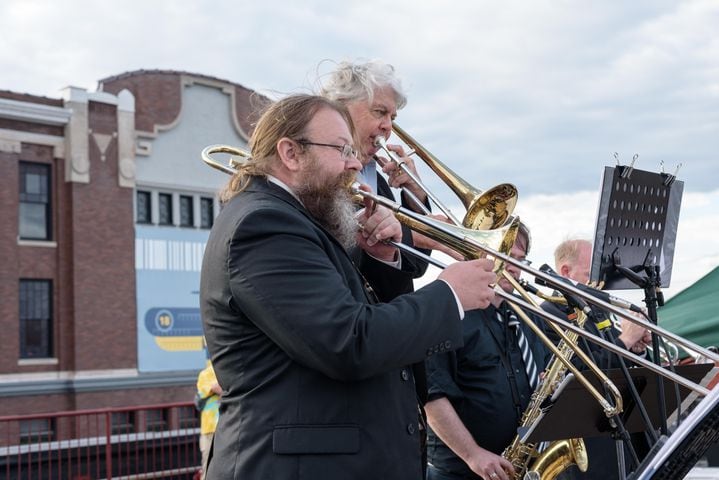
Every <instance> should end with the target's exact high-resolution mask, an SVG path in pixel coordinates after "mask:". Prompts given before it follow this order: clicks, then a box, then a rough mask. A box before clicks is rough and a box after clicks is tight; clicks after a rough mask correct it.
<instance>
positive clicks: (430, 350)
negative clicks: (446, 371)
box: [427, 348, 434, 357]
mask: <svg viewBox="0 0 719 480" xmlns="http://www.w3.org/2000/svg"><path fill="white" fill-rule="evenodd" d="M433 353H434V352H433V351H432V349H431V348H428V349H427V356H428V357H431V356H432V354H433Z"/></svg>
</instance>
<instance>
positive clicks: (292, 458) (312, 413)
mask: <svg viewBox="0 0 719 480" xmlns="http://www.w3.org/2000/svg"><path fill="white" fill-rule="evenodd" d="M200 303H201V311H202V317H203V322H204V328H205V336H206V338H207V345H208V349H209V351H210V354H211V356H212V362H213V365H214V368H215V372H216V374H217V378H218V381H219V383H220V385H222V387H223V390H224V391H223V395H222V402H221V407H220V421H219V425H218V428H217V431H216V432H215V440H214V446H213V453H212V457H211V459H210V464H209V468H208V478H211V479H213V480H223V479H241V480H245V479H250V478H251V479H305V478H306V479H316V478H357V479H360V478H361V479H366V478H392V479H413V480H416V479H417V478H419V477H420V476H421V465H420V461H419V458H420V448H419V436H418V433H417V403H416V397H415V390H414V385H413V384H412V382H411V375H410V374H409V373H408V371H407V369H406V368H405V367H404V366H405V365H409V364H411V363H413V362H417V361H419V360H421V359H423V358H426V356H428V355H431V354H433V353H434V352H439V351H444V350H446V349H450V348H454V347H455V346H456V345H459V344H461V338H462V333H461V322H460V320H459V314H458V312H457V306H456V301H455V298H454V295H453V294H452V292H451V289H450V288H449V287H448V286H447V284H445V283H444V282H442V281H435V282H432V283H431V284H429V285H427V286H426V287H425V288H422V289H421V290H420V291H418V292H415V293H413V294H409V295H404V296H401V297H399V298H397V299H395V300H393V301H392V302H390V303H388V304H378V305H370V301H369V299H368V297H367V295H366V293H365V290H364V288H363V282H362V279H361V278H360V276H359V274H358V273H357V271H356V269H355V267H354V265H353V263H352V261H351V260H350V257H349V256H348V255H347V253H346V252H345V250H344V249H343V248H342V246H341V245H340V244H339V243H338V242H337V241H336V240H335V239H334V238H333V237H332V236H331V235H330V234H329V233H328V232H327V231H325V230H324V229H323V228H322V227H321V226H320V225H319V224H317V223H316V222H315V221H314V220H313V219H312V218H311V216H310V215H309V214H308V212H307V211H305V209H304V208H303V207H302V206H301V205H300V204H299V203H298V202H297V201H296V200H295V199H294V198H293V197H292V196H291V195H290V194H289V193H288V192H286V191H285V190H283V189H282V188H280V187H278V186H276V185H274V184H272V183H270V182H268V181H266V180H265V179H263V178H256V179H254V180H253V181H252V182H251V183H250V185H249V187H248V188H247V189H246V190H245V191H244V192H242V193H240V194H239V195H237V196H236V197H235V198H234V199H232V200H231V201H230V202H229V203H228V204H227V205H226V206H225V208H224V209H223V210H222V212H221V213H220V215H219V216H218V218H217V220H216V222H215V224H214V226H213V229H212V232H211V234H210V238H209V240H208V243H207V247H206V251H205V257H204V261H203V266H202V276H201V289H200Z"/></svg>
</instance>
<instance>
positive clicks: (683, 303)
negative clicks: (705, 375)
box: [657, 267, 719, 347]
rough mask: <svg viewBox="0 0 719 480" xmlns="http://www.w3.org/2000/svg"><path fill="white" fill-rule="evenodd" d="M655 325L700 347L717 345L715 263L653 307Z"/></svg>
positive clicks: (718, 286) (718, 276)
mask: <svg viewBox="0 0 719 480" xmlns="http://www.w3.org/2000/svg"><path fill="white" fill-rule="evenodd" d="M657 316H658V317H659V326H660V327H662V328H665V329H667V330H669V331H670V332H672V333H676V334H677V335H680V336H682V337H684V338H686V339H688V340H691V341H692V342H694V343H696V344H698V345H701V346H702V347H710V346H719V267H716V268H715V269H714V270H712V271H711V272H709V273H708V274H707V275H705V276H704V277H702V278H701V279H699V280H697V281H696V282H695V283H694V284H692V285H690V286H689V287H687V288H686V289H684V290H682V291H681V292H679V293H678V294H676V295H674V296H673V297H672V298H671V299H669V300H667V302H666V303H665V304H664V306H663V307H659V308H658V309H657Z"/></svg>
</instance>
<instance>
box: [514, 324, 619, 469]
mask: <svg viewBox="0 0 719 480" xmlns="http://www.w3.org/2000/svg"><path fill="white" fill-rule="evenodd" d="M586 319H587V316H586V314H584V313H583V312H579V314H578V315H577V318H576V324H577V326H579V327H582V328H583V327H584V323H585V321H586ZM577 338H578V335H577V334H576V333H568V334H567V339H566V341H565V340H564V339H563V340H561V341H560V343H559V345H558V346H557V349H558V350H559V353H558V354H557V355H555V356H554V357H553V358H552V360H551V361H550V362H549V365H547V369H546V374H545V376H544V379H543V380H542V383H541V384H540V385H539V387H538V388H537V389H536V390H535V391H534V393H532V398H531V399H530V400H529V404H528V405H527V408H526V410H525V411H524V413H523V414H522V419H521V421H520V422H519V428H522V427H525V428H527V429H530V428H531V426H532V425H534V424H535V423H536V422H537V421H538V420H539V419H540V418H541V417H542V416H543V409H544V408H546V405H547V401H548V399H550V398H551V396H552V395H553V394H554V393H555V392H556V391H557V389H558V388H559V386H560V384H561V382H562V380H563V379H564V377H565V374H566V371H567V368H566V367H565V366H564V364H563V363H562V361H561V360H559V357H560V356H561V357H563V358H564V359H566V360H567V361H570V360H571V358H572V356H573V355H574V352H575V350H576V349H577ZM619 398H620V399H621V397H619ZM620 405H621V404H620ZM619 408H620V409H621V407H619ZM610 413H612V412H610ZM502 456H503V457H504V458H505V459H507V460H508V461H509V462H510V463H511V464H512V466H514V472H515V475H514V477H513V478H514V479H521V478H525V474H526V475H527V478H537V479H542V480H550V479H553V478H555V477H556V476H557V475H558V474H559V473H561V472H562V471H564V470H565V469H567V468H568V467H569V466H570V465H572V464H576V465H577V468H579V470H580V471H582V472H586V471H587V468H588V467H589V459H588V457H587V450H586V448H585V446H584V441H583V440H582V439H581V438H572V439H568V440H558V441H555V442H552V443H551V444H550V446H549V447H548V448H547V449H545V450H543V451H542V453H541V454H537V445H536V444H532V443H528V442H526V441H525V440H524V438H523V437H520V436H519V435H516V436H515V437H514V440H512V443H511V444H510V445H509V446H508V447H507V448H506V449H505V450H504V452H502ZM530 462H532V465H531V466H530Z"/></svg>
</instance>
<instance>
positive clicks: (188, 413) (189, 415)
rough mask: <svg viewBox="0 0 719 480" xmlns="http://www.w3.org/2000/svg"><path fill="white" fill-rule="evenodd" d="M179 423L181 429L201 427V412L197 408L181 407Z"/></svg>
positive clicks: (178, 413) (178, 410) (178, 414)
mask: <svg viewBox="0 0 719 480" xmlns="http://www.w3.org/2000/svg"><path fill="white" fill-rule="evenodd" d="M177 423H178V426H179V427H180V428H195V427H199V426H200V420H199V412H198V411H197V409H196V408H195V406H194V405H193V406H191V407H179V408H178V409H177Z"/></svg>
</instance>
